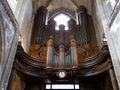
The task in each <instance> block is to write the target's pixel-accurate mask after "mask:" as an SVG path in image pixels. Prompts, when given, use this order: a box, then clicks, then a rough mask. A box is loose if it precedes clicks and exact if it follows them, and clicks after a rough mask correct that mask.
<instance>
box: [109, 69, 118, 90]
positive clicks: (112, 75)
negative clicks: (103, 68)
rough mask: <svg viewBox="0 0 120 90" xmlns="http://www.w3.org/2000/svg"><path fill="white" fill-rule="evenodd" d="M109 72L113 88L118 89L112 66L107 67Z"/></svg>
mask: <svg viewBox="0 0 120 90" xmlns="http://www.w3.org/2000/svg"><path fill="white" fill-rule="evenodd" d="M109 74H110V78H111V82H112V87H113V90H118V85H117V80H116V78H115V74H114V71H113V69H112V68H110V69H109Z"/></svg>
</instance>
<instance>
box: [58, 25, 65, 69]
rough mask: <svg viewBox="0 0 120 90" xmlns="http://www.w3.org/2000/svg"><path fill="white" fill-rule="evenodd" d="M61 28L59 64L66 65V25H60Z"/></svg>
mask: <svg viewBox="0 0 120 90" xmlns="http://www.w3.org/2000/svg"><path fill="white" fill-rule="evenodd" d="M59 29H60V46H59V50H60V53H59V54H60V58H59V66H60V67H64V62H65V61H64V60H65V51H64V30H65V26H64V25H60V26H59Z"/></svg>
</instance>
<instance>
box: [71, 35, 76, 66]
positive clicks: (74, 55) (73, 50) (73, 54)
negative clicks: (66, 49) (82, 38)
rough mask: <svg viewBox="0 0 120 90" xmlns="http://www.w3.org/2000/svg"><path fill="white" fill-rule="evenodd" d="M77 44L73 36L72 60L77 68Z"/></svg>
mask: <svg viewBox="0 0 120 90" xmlns="http://www.w3.org/2000/svg"><path fill="white" fill-rule="evenodd" d="M76 45H77V43H76V40H75V39H74V37H73V36H71V41H70V52H71V61H72V67H73V68H77V65H78V59H77V49H76Z"/></svg>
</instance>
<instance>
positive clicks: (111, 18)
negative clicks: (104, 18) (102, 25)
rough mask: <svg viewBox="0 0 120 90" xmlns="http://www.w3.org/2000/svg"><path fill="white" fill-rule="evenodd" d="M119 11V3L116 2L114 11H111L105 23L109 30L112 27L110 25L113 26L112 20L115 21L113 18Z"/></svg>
mask: <svg viewBox="0 0 120 90" xmlns="http://www.w3.org/2000/svg"><path fill="white" fill-rule="evenodd" d="M119 10H120V1H117V3H116V5H115V8H114V10H113V12H112V14H111V16H110V18H109V20H108V22H107V26H108V27H109V28H111V26H112V24H113V22H114V20H115V18H116V16H117V14H118V12H119Z"/></svg>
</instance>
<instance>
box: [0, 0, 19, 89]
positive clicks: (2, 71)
mask: <svg viewBox="0 0 120 90" xmlns="http://www.w3.org/2000/svg"><path fill="white" fill-rule="evenodd" d="M6 5H7V4H6V2H3V1H0V32H1V33H0V34H1V35H0V36H1V37H0V40H1V43H0V47H1V53H0V54H1V55H0V90H5V89H6V87H7V84H8V80H9V76H10V72H11V68H12V64H13V60H14V55H15V51H16V46H17V38H16V37H18V34H19V30H18V28H17V24H16V22H15V20H13V19H12V18H10V16H11V17H12V14H10V12H7V10H6V9H7V8H8V7H7V6H6ZM5 6H6V7H5ZM13 21H14V23H13Z"/></svg>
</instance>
